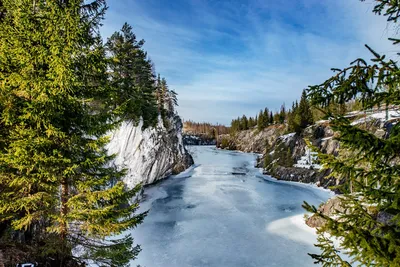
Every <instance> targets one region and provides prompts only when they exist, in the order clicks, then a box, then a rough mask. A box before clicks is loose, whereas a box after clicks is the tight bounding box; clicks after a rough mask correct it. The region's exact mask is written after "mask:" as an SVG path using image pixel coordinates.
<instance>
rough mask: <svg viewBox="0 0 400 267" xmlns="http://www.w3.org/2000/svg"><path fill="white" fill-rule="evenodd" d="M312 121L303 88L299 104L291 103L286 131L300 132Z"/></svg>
mask: <svg viewBox="0 0 400 267" xmlns="http://www.w3.org/2000/svg"><path fill="white" fill-rule="evenodd" d="M313 123H314V119H313V114H312V111H311V107H310V104H309V101H308V99H307V94H306V91H305V90H303V93H302V94H301V98H300V104H297V101H296V103H293V105H292V109H291V110H290V112H289V114H288V131H290V132H296V133H300V132H301V131H302V130H303V129H305V128H306V127H307V126H309V125H311V124H313Z"/></svg>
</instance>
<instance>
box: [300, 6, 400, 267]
mask: <svg viewBox="0 0 400 267" xmlns="http://www.w3.org/2000/svg"><path fill="white" fill-rule="evenodd" d="M373 11H374V12H375V13H377V14H383V15H384V16H387V18H388V21H392V22H394V23H397V20H398V18H399V16H400V4H399V2H398V1H386V0H383V1H376V3H375V6H374V9H373ZM391 40H392V41H393V42H394V44H398V43H399V41H400V40H399V39H391ZM366 47H367V49H368V50H369V51H370V52H371V54H372V60H371V63H368V62H367V61H365V60H363V59H361V58H359V59H357V60H355V61H354V62H352V63H351V65H350V66H349V67H346V68H344V69H334V71H335V72H336V74H335V75H334V76H333V77H331V78H329V79H328V80H327V81H325V82H324V83H322V84H320V85H316V86H311V87H310V88H309V97H310V99H311V100H312V104H313V105H314V106H316V107H318V108H320V109H321V110H325V112H326V114H327V116H329V117H331V118H332V120H331V126H332V128H333V129H334V130H335V131H337V132H338V133H339V136H338V137H337V139H338V140H339V141H340V144H341V148H342V150H341V152H340V154H339V157H336V158H335V157H333V156H331V155H321V156H322V157H321V158H322V162H323V163H324V165H325V167H326V168H330V169H332V176H333V177H336V178H338V179H342V180H343V182H344V185H343V187H342V190H343V191H344V192H345V193H344V195H343V196H342V199H343V200H342V205H343V207H344V208H345V211H344V212H339V211H337V212H336V215H335V219H332V218H329V217H327V216H324V215H323V214H321V213H320V212H319V211H318V210H317V209H316V207H313V206H311V205H309V204H307V203H305V204H304V207H305V208H306V209H307V210H308V211H310V212H313V213H314V214H316V215H317V216H320V217H322V218H324V219H325V220H326V222H327V223H326V224H325V225H324V226H323V227H321V228H320V229H319V230H318V232H319V238H318V242H319V243H318V244H317V246H318V247H320V248H321V249H322V253H321V254H320V255H316V254H312V255H311V256H312V257H313V258H314V259H315V260H316V262H317V263H321V264H322V265H323V266H350V264H352V263H353V262H358V263H359V264H363V265H365V266H400V183H399V180H400V179H399V178H400V173H399V165H398V162H399V152H400V125H399V124H395V125H393V128H392V129H391V130H390V133H389V137H387V138H385V139H381V138H378V137H376V136H375V135H373V134H371V133H369V132H368V131H367V130H365V129H361V128H359V127H357V126H356V125H352V124H351V123H350V121H349V120H348V119H347V118H346V117H344V116H342V115H341V114H340V112H338V111H337V110H332V109H330V108H329V107H330V105H331V104H332V103H334V104H336V105H342V104H344V103H346V102H348V101H350V100H355V99H358V100H359V101H360V103H361V104H362V107H363V108H364V109H370V108H373V107H375V106H381V105H399V104H400V97H399V96H400V94H399V92H400V90H399V82H400V72H399V66H398V65H397V63H396V62H395V61H393V60H391V59H386V58H385V56H382V55H380V54H378V53H376V52H375V51H374V50H372V49H371V48H370V47H368V46H366ZM326 234H329V235H331V236H332V237H335V238H337V239H338V240H340V243H341V248H340V249H343V251H342V252H343V253H345V254H348V256H349V257H350V259H351V262H346V261H344V260H343V259H342V258H341V257H340V254H339V251H338V250H339V249H338V248H336V247H335V246H334V244H333V243H332V242H331V241H330V240H328V239H327V238H326Z"/></svg>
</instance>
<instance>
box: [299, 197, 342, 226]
mask: <svg viewBox="0 0 400 267" xmlns="http://www.w3.org/2000/svg"><path fill="white" fill-rule="evenodd" d="M318 211H319V212H321V213H322V214H324V215H326V216H328V217H333V216H334V214H335V213H336V212H337V211H339V212H344V208H343V206H342V201H341V199H340V196H335V197H332V198H330V199H329V200H328V201H327V202H326V203H324V204H322V205H321V206H320V207H319V208H318ZM325 221H326V220H325V219H323V218H321V217H319V216H316V215H313V216H311V217H309V218H308V219H307V220H306V224H307V225H308V226H310V227H313V228H317V227H321V226H323V225H324V224H325Z"/></svg>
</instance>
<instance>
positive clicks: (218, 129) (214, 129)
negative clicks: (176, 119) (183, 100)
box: [183, 120, 230, 138]
mask: <svg viewBox="0 0 400 267" xmlns="http://www.w3.org/2000/svg"><path fill="white" fill-rule="evenodd" d="M229 129H230V128H229V127H226V126H225V125H220V124H215V125H214V124H211V123H208V122H194V121H191V120H189V121H184V123H183V131H184V132H185V133H188V134H194V135H205V136H209V137H212V138H215V136H218V135H220V134H227V133H229Z"/></svg>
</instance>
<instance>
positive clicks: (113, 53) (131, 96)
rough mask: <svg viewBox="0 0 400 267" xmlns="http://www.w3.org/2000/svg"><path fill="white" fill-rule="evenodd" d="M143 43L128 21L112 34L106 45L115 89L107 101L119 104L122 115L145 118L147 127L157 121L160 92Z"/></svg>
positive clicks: (130, 117) (122, 116)
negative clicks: (138, 39) (137, 38)
mask: <svg viewBox="0 0 400 267" xmlns="http://www.w3.org/2000/svg"><path fill="white" fill-rule="evenodd" d="M143 44H144V40H140V41H137V40H136V36H135V34H134V33H133V31H132V27H131V26H130V25H129V24H127V23H125V24H124V25H123V26H122V29H121V31H120V32H115V33H114V34H113V35H112V36H111V37H110V38H108V40H107V44H106V47H107V52H108V53H109V55H110V58H109V69H110V76H111V84H112V86H111V89H113V91H112V95H111V97H110V99H108V103H107V104H109V105H112V106H115V107H119V112H120V116H121V119H124V120H125V119H128V120H131V121H134V122H138V121H139V119H140V118H142V119H143V126H144V127H147V126H149V125H154V124H155V123H156V121H157V103H156V95H157V94H159V93H160V92H159V91H158V90H157V89H158V88H156V86H158V85H159V84H158V83H157V84H156V83H155V76H154V74H153V65H152V63H151V61H150V60H149V59H147V53H146V52H145V51H144V50H143V48H142V46H143ZM162 82H163V81H161V86H162ZM164 93H165V92H164ZM157 96H159V95H157ZM164 98H165V95H164ZM158 108H160V107H158Z"/></svg>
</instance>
